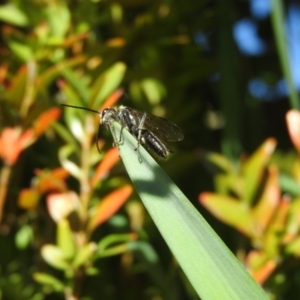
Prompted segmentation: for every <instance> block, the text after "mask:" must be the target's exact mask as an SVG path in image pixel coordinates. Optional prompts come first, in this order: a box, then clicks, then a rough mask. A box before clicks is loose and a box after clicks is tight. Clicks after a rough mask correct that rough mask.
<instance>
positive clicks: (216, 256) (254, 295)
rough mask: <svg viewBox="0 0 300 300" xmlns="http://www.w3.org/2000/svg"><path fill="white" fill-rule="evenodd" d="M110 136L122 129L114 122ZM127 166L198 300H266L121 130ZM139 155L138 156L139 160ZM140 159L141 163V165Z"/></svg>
mask: <svg viewBox="0 0 300 300" xmlns="http://www.w3.org/2000/svg"><path fill="white" fill-rule="evenodd" d="M113 129H114V136H115V137H116V138H118V137H119V134H120V125H119V124H117V123H114V125H113ZM122 134H123V138H124V139H123V141H124V142H123V143H122V145H119V149H120V154H121V158H122V160H123V162H124V165H125V168H126V170H127V172H128V174H129V176H130V178H131V180H132V182H133V184H134V186H135V188H136V190H137V192H138V193H139V196H140V197H141V199H142V201H143V203H144V205H145V206H146V208H147V210H148V212H149V214H150V215H151V217H152V219H153V221H154V222H155V224H156V226H157V227H158V229H159V231H160V233H161V234H162V236H163V238H164V239H165V241H166V243H167V244H168V246H169V247H170V249H171V251H172V252H173V254H174V256H175V257H176V259H177V260H178V262H179V264H180V266H181V267H182V269H183V271H184V272H185V274H186V275H187V277H188V278H189V280H190V282H191V284H192V285H193V287H194V288H195V290H196V291H197V293H198V295H199V296H200V297H201V299H222V300H226V299H228V300H233V299H237V300H240V299H256V300H259V299H267V296H266V294H265V293H264V292H263V290H262V289H261V287H260V286H259V285H258V284H256V283H255V281H254V280H253V279H252V277H251V276H250V275H249V274H248V272H247V271H246V270H245V268H244V267H243V266H242V265H241V264H240V263H239V262H238V260H237V259H236V257H235V256H234V255H233V254H232V253H231V252H230V251H229V249H228V248H227V247H226V246H225V244H224V243H223V242H222V241H221V239H220V238H219V237H218V236H217V235H216V233H215V232H214V231H213V230H212V228H211V227H210V226H209V224H208V223H207V222H206V221H205V220H204V218H203V217H202V216H201V215H200V214H199V212H198V211H197V210H196V209H195V207H194V206H193V205H192V204H191V203H190V201H189V200H188V199H187V198H186V197H185V196H184V195H183V193H182V192H181V191H180V190H179V189H178V187H177V186H176V185H175V184H174V183H173V182H172V181H171V179H170V178H169V177H168V176H167V175H166V174H165V172H164V171H163V170H162V169H161V168H160V167H159V165H158V164H157V163H156V161H155V160H154V159H153V158H152V157H151V156H150V155H149V154H148V152H147V151H146V150H144V149H143V147H140V148H139V154H138V153H137V151H135V148H136V146H137V141H136V140H135V139H134V138H133V137H132V136H131V135H130V134H129V133H128V132H127V131H126V130H125V129H124V130H123V133H122ZM139 155H140V158H141V159H139ZM141 160H142V161H141Z"/></svg>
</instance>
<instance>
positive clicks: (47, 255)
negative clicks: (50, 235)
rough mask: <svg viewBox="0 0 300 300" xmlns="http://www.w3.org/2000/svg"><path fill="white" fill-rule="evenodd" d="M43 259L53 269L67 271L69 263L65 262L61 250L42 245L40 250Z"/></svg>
mask: <svg viewBox="0 0 300 300" xmlns="http://www.w3.org/2000/svg"><path fill="white" fill-rule="evenodd" d="M41 255H42V257H43V259H44V260H45V261H46V262H47V263H48V264H49V265H50V266H52V267H53V268H56V269H59V270H67V269H68V268H69V263H68V262H67V261H66V257H65V256H64V254H63V252H62V250H61V249H60V248H58V247H56V246H54V245H50V244H48V245H44V246H43V247H42V250H41Z"/></svg>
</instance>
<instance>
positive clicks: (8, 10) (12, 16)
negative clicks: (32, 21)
mask: <svg viewBox="0 0 300 300" xmlns="http://www.w3.org/2000/svg"><path fill="white" fill-rule="evenodd" d="M0 20H1V21H3V22H5V23H9V24H11V25H16V26H26V25H28V23H29V20H28V17H27V16H26V15H25V14H24V12H23V11H22V10H20V9H19V8H18V7H16V6H14V5H13V4H6V5H1V6H0Z"/></svg>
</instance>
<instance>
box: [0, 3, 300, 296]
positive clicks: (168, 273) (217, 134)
mask: <svg viewBox="0 0 300 300" xmlns="http://www.w3.org/2000/svg"><path fill="white" fill-rule="evenodd" d="M284 6H285V13H286V14H285V21H284V23H282V24H280V26H281V27H282V28H284V30H285V32H286V37H287V41H288V43H287V49H288V53H289V61H290V67H291V74H292V77H293V81H294V85H295V87H296V89H299V87H300V26H299V18H300V4H299V2H298V1H284ZM271 7H272V6H271V1H267V0H260V1H259V0H252V1H202V0H198V1H192V0H184V1H182V0H179V1H176V2H175V1H161V0H157V1H147V0H140V1H137V0H124V1H90V0H86V1H75V0H74V1H42V0H41V1H33V0H31V1H25V0H24V1H13V0H12V1H1V6H0V28H1V44H0V45H1V46H0V53H1V54H0V80H1V86H0V89H1V94H0V126H1V127H0V128H1V131H2V132H3V131H4V129H5V128H9V127H14V128H15V127H16V126H20V127H21V128H22V131H23V132H24V131H25V130H26V129H28V128H31V127H32V126H34V125H32V124H35V122H37V120H38V117H39V116H40V115H41V114H42V113H43V112H45V111H47V110H48V109H50V108H53V107H58V105H59V104H60V103H68V104H70V105H79V104H81V106H85V107H90V108H93V109H96V110H99V109H101V108H103V107H102V105H103V103H105V100H107V98H108V96H109V95H107V97H103V99H102V98H101V97H100V98H101V99H100V98H97V99H98V100H95V101H92V100H91V98H89V97H86V98H85V99H84V97H83V98H82V97H81V96H83V95H85V93H86V91H89V92H90V93H91V94H93V92H95V91H97V86H98V89H99V90H100V89H101V88H103V86H104V83H103V82H104V81H105V79H104V77H105V76H104V75H103V74H107V73H105V72H106V71H107V70H108V69H110V68H111V67H112V66H113V65H114V64H115V63H116V62H122V63H123V65H124V66H126V72H124V74H123V73H122V74H121V73H120V74H121V75H120V74H119V75H118V76H119V78H117V79H116V77H117V76H112V77H109V79H110V82H111V84H112V87H113V90H115V89H117V88H118V87H119V86H121V87H122V88H123V92H122V93H121V92H120V95H121V94H122V96H120V97H116V98H120V99H119V100H118V105H120V104H122V105H126V106H130V107H133V108H135V109H138V110H141V111H146V112H148V113H152V114H155V115H158V116H162V117H165V118H167V119H169V120H172V121H173V122H175V123H176V124H177V125H178V126H179V127H180V128H181V129H182V131H183V132H184V134H185V139H184V141H182V142H180V143H178V144H176V145H174V149H175V154H174V155H173V154H172V155H171V157H170V159H169V160H167V161H161V162H160V164H161V166H162V167H163V168H164V169H165V170H166V172H167V173H168V174H169V175H170V176H171V177H172V179H174V181H175V182H176V183H177V184H178V186H179V187H180V188H181V189H182V191H183V192H184V194H185V195H186V196H187V197H188V198H189V199H190V200H191V202H192V203H193V204H194V205H195V206H196V207H197V208H198V209H199V210H200V211H201V213H203V214H204V216H205V217H206V219H207V220H208V222H209V223H210V224H211V225H212V227H213V228H214V229H215V230H216V231H217V232H218V234H220V236H221V237H222V239H223V240H224V241H225V242H226V244H227V245H228V246H229V247H230V248H231V249H232V251H233V252H234V253H236V252H237V249H238V247H239V245H240V241H241V236H240V234H238V233H237V232H236V231H235V230H234V229H232V228H231V227H228V226H226V225H224V224H223V223H221V222H220V221H217V220H216V219H215V218H214V217H213V216H212V215H211V214H210V213H209V212H208V211H207V210H205V209H204V208H203V207H202V206H201V205H200V203H199V201H198V197H199V194H200V193H201V192H203V191H213V190H214V175H215V174H216V173H217V170H218V168H216V167H215V166H213V165H212V164H211V163H209V162H208V161H207V160H206V159H205V155H206V154H207V153H208V152H219V153H222V154H223V155H224V156H226V157H227V158H228V159H229V160H231V161H232V162H233V163H236V162H237V161H238V159H239V158H240V157H241V155H242V154H245V153H246V154H249V153H252V152H253V151H254V150H255V149H256V148H257V147H259V145H261V144H262V142H263V141H264V140H265V139H266V138H268V137H271V136H272V137H275V138H276V140H277V141H278V146H277V148H278V151H279V152H280V151H281V152H280V153H293V150H292V148H293V147H292V143H291V142H290V139H289V136H288V132H287V128H286V124H285V113H286V112H287V111H288V110H289V109H290V108H292V107H291V104H290V102H289V99H288V97H289V94H290V93H289V91H288V89H287V87H286V84H285V81H284V79H283V72H282V67H281V63H280V60H279V56H278V46H277V44H276V42H275V39H274V27H273V25H272V22H271V12H272V9H271ZM102 75H103V76H104V77H101V76H102ZM106 84H107V83H106ZM114 84H115V88H114ZM84 85H85V86H86V90H84V88H82V86H84ZM92 85H93V87H94V89H92V88H91V86H92ZM108 90H109V88H108ZM113 90H112V91H111V92H113ZM109 94H111V93H109ZM104 98H105V99H104ZM99 99H100V100H99ZM74 101H77V102H76V103H74ZM115 102H116V101H115ZM294 108H297V107H294ZM64 110H65V109H64ZM70 114H77V113H75V112H73V113H70ZM78 114H79V115H80V117H81V118H85V114H88V113H87V112H83V113H82V114H81V113H78ZM93 117H94V116H93ZM51 118H53V121H56V122H57V123H59V124H61V125H60V126H62V127H65V128H68V130H69V133H74V132H73V131H72V128H73V127H72V126H73V125H72V121H70V119H72V118H74V116H71V117H67V116H65V115H64V114H61V115H60V116H58V115H55V116H54V117H51ZM51 118H50V116H48V115H46V119H48V120H49V119H51ZM68 118H69V119H68ZM91 118H92V117H91ZM82 120H83V119H82ZM39 122H40V123H38V124H39V126H40V124H44V123H42V122H43V121H41V120H40V121H39ZM70 124H71V125H70ZM41 127H44V130H43V132H41V134H39V135H36V139H35V140H34V143H31V144H30V145H28V147H24V148H23V149H21V150H20V153H21V152H22V153H21V154H20V156H18V159H17V160H15V161H11V162H9V163H7V161H5V157H4V154H3V153H2V175H3V174H4V171H3V170H4V169H5V167H6V166H7V165H8V166H9V167H10V168H11V172H12V173H11V177H10V180H9V183H8V184H7V186H6V188H5V190H7V192H6V193H5V197H4V198H5V206H4V213H3V218H2V227H1V234H2V235H1V255H0V256H1V257H0V263H1V279H0V287H1V289H2V297H3V299H16V298H18V299H47V297H49V298H50V297H51V299H63V298H68V297H67V296H66V295H65V296H64V295H63V293H61V292H55V291H54V290H53V288H46V287H45V285H40V284H38V283H36V281H34V280H33V279H32V273H33V272H36V271H41V270H42V271H43V272H46V273H49V274H54V275H55V276H57V278H60V279H61V280H63V282H64V283H65V284H66V285H67V282H68V281H70V282H72V279H70V278H69V279H65V277H64V276H63V275H62V274H61V273H60V271H57V270H54V269H53V268H52V269H51V268H50V267H48V266H46V264H45V262H44V261H43V259H42V258H41V255H40V247H41V246H42V245H43V244H45V243H50V242H51V243H53V240H54V239H55V230H56V229H55V228H56V223H55V221H53V220H52V219H51V217H50V216H49V207H47V204H46V202H45V201H46V199H47V197H48V196H47V195H49V194H48V192H49V191H47V193H41V192H39V195H38V196H37V198H39V199H38V201H37V203H35V204H34V205H31V207H30V208H29V207H28V206H30V205H28V206H26V205H25V207H24V205H23V206H22V205H20V201H21V200H20V198H21V196H20V195H21V192H22V191H23V190H24V189H26V188H29V187H31V188H32V187H33V186H34V180H35V179H36V178H37V175H36V170H37V169H40V170H46V169H47V170H53V169H55V168H58V167H60V166H61V165H62V162H61V160H60V159H59V155H58V152H59V149H60V147H62V146H63V145H65V144H66V143H68V142H70V140H71V138H66V139H64V138H63V137H62V136H63V133H62V132H63V131H62V129H61V127H60V128H58V127H57V126H54V128H52V127H51V124H47V125H43V126H41ZM94 127H95V128H96V130H97V123H94ZM73 130H76V129H74V128H73ZM96 130H94V131H93V130H92V131H91V133H90V135H91V136H94V134H95V131H96ZM86 134H88V133H86ZM100 139H101V140H102V143H103V144H105V145H104V146H103V149H104V150H105V151H106V150H109V149H110V148H111V144H112V139H111V137H110V133H109V132H108V131H105V130H102V131H101V136H100ZM3 141H4V139H2V147H3ZM105 141H106V142H105ZM73 142H74V141H73ZM70 143H72V142H70ZM0 145H1V144H0ZM13 145H17V143H15V144H13ZM21 148H22V147H21ZM23 150H24V152H23ZM0 153H1V152H0ZM75 159H76V158H75ZM280 164H282V165H284V164H285V162H284V161H281V162H280V163H278V165H280ZM95 168H96V167H95ZM91 172H92V171H91ZM141 176H142V175H141ZM54 178H56V177H55V176H54ZM115 178H117V179H115ZM103 180H108V181H107V182H108V183H105V182H104V183H103V184H101V187H95V190H94V191H95V193H96V194H97V195H98V197H100V195H101V197H103V196H104V195H105V194H106V192H107V191H109V190H111V189H112V188H113V187H116V186H120V185H122V184H124V182H128V181H129V180H128V179H127V176H126V174H125V171H124V169H123V166H122V164H121V163H118V164H117V165H116V166H115V167H114V168H112V169H110V170H109V172H108V174H106V175H105V177H103ZM114 180H115V181H114ZM116 180H117V181H116ZM62 181H63V182H64V184H66V186H67V187H66V186H65V189H68V190H74V191H76V192H78V193H79V190H80V188H79V183H78V180H76V178H74V176H71V177H69V178H68V179H66V178H63V180H62ZM112 182H114V183H112ZM114 184H115V185H114ZM2 189H3V185H2ZM57 190H59V189H58V188H57V186H56V187H55V189H54V191H55V192H57ZM31 196H32V194H31ZM29 198H30V197H29ZM24 199H25V200H24V201H25V202H26V201H29V200H28V199H26V197H25V198H24ZM30 199H31V200H32V198H30ZM130 199H131V200H128V202H127V205H128V206H130V205H129V204H128V203H139V202H138V196H137V195H135V194H133V195H132V196H131V198H130ZM98 200H99V199H98ZM130 201H131V202H130ZM21 202H22V201H21ZM94 202H95V201H94V200H91V203H92V204H93V203H94ZM138 205H139V209H140V210H143V209H142V208H141V207H140V204H138ZM129 210H130V208H128V207H127V208H124V207H123V208H122V209H121V210H120V211H119V212H118V213H117V215H115V216H114V217H113V218H112V220H111V221H108V222H107V223H104V224H102V225H101V227H100V228H98V229H97V230H96V231H95V232H94V235H93V237H92V238H91V239H92V240H95V241H98V240H99V239H101V238H103V237H104V236H107V235H109V234H111V233H116V232H117V233H128V232H132V231H135V230H134V228H133V227H132V222H133V221H132V217H128V214H129V213H128V211H129ZM141 214H142V215H143V214H146V212H143V213H141ZM50 215H51V214H50ZM129 219H130V220H131V221H129ZM120 224H121V225H120ZM24 228H25V229H24ZM138 231H139V235H140V238H141V239H140V244H139V245H144V246H139V247H140V248H138V249H139V250H138V251H133V252H130V251H129V252H127V251H124V252H122V254H121V255H118V256H112V257H109V258H104V259H101V260H98V261H97V262H96V263H95V266H96V268H98V269H99V270H100V273H99V274H97V275H95V276H93V277H89V276H86V277H85V279H84V280H83V279H82V280H79V281H80V285H81V287H80V293H78V295H80V297H83V296H85V297H86V298H82V299H99V298H102V299H197V296H196V294H195V293H194V292H193V290H192V288H191V287H190V285H189V283H188V282H187V279H186V278H185V277H184V274H183V273H182V272H181V271H180V268H179V267H178V266H177V265H176V262H174V258H173V257H172V255H171V254H170V252H169V250H168V248H167V246H166V245H165V243H164V241H163V240H162V238H161V237H160V235H159V233H158V231H157V229H156V228H155V226H154V225H153V224H152V222H151V220H150V219H149V218H147V217H145V219H144V221H143V222H142V224H141V225H140V228H139V230H138ZM20 232H21V233H20ZM247 248H251V246H250V245H249V244H247V247H246V249H247ZM151 255H153V256H154V257H155V259H156V263H155V264H154V266H153V265H151V263H150V261H151V259H150V258H149V257H151ZM293 263H294V264H295V265H297V264H298V263H299V261H298V259H296V260H295V261H293ZM150 265H151V267H150ZM285 276H289V275H287V273H286V274H285ZM63 278H64V279H63ZM299 278H300V277H299V272H298V271H297V270H296V269H293V268H292V271H291V275H290V278H289V280H290V281H289V284H286V282H287V281H288V280H287V281H285V284H283V285H280V284H278V282H277V281H276V280H271V283H270V284H269V286H268V288H269V289H270V290H271V291H272V288H273V291H275V292H274V294H275V295H276V297H277V296H278V299H279V298H280V297H282V298H280V299H293V297H292V296H291V295H293V294H294V293H295V294H296V293H297V292H299ZM73 284H74V285H75V287H76V284H78V285H79V283H78V282H77V283H76V281H75V283H73ZM71 285H72V284H71ZM274 286H275V287H274ZM75 289H76V288H75ZM88 297H90V298H88ZM70 299H71V298H70ZM276 299H277V298H276ZM295 299H297V298H295Z"/></svg>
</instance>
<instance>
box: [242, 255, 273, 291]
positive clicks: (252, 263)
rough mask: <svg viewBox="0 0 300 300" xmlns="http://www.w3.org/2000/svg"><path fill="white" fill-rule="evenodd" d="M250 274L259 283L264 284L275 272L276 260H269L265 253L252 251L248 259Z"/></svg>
mask: <svg viewBox="0 0 300 300" xmlns="http://www.w3.org/2000/svg"><path fill="white" fill-rule="evenodd" d="M247 264H248V267H249V268H250V270H249V271H250V273H251V275H252V277H253V278H254V279H255V280H256V282H257V283H259V284H261V285H262V284H263V283H264V282H265V281H266V280H267V279H268V278H269V277H270V275H271V274H272V272H273V271H274V270H275V268H276V266H277V263H276V260H275V259H270V258H268V257H267V256H266V255H265V253H264V252H259V251H251V252H250V253H249V255H248V257H247Z"/></svg>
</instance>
